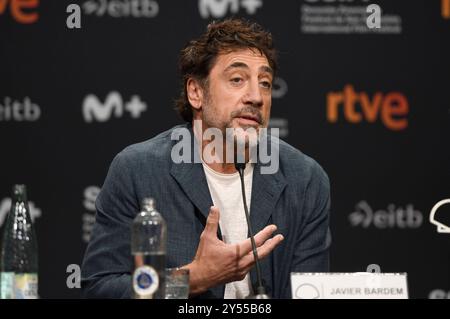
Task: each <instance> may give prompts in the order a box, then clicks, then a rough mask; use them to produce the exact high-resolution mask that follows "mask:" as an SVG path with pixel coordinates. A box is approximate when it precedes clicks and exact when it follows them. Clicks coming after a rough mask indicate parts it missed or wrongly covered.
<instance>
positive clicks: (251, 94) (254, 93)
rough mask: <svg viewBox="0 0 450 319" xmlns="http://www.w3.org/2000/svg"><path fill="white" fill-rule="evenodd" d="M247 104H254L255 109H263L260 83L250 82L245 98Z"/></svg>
mask: <svg viewBox="0 0 450 319" xmlns="http://www.w3.org/2000/svg"><path fill="white" fill-rule="evenodd" d="M244 103H245V104H252V105H253V106H255V107H261V106H262V105H263V98H262V94H261V88H260V86H259V81H250V82H249V85H248V87H247V92H246V94H245V96H244Z"/></svg>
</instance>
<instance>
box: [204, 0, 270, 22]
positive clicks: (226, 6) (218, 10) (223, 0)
mask: <svg viewBox="0 0 450 319" xmlns="http://www.w3.org/2000/svg"><path fill="white" fill-rule="evenodd" d="M262 5H263V2H262V0H199V1H198V8H199V10H200V15H201V16H202V18H204V19H208V18H210V17H213V18H223V17H225V16H226V15H227V14H228V13H230V14H237V13H238V12H239V7H241V8H243V9H245V11H246V13H247V14H249V15H252V14H255V13H256V10H257V9H258V8H259V7H262Z"/></svg>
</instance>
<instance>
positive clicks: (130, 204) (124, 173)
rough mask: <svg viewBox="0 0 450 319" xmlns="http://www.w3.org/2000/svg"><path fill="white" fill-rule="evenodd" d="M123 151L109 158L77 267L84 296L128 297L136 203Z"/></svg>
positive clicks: (137, 207)
mask: <svg viewBox="0 0 450 319" xmlns="http://www.w3.org/2000/svg"><path fill="white" fill-rule="evenodd" d="M131 163H133V161H131V160H129V159H127V156H126V154H125V153H124V152H122V153H119V154H118V155H117V156H116V157H115V158H114V160H113V162H112V164H111V166H110V168H109V171H108V174H107V177H106V180H105V182H104V185H103V187H102V190H101V191H100V194H99V195H98V197H97V200H96V203H95V206H96V210H97V213H96V217H95V218H96V220H95V224H94V228H93V231H92V234H91V240H90V242H89V244H88V247H87V249H86V252H85V256H84V260H83V265H82V270H81V290H82V296H83V297H84V298H131V297H132V289H131V270H132V267H133V265H132V259H131V251H130V239H131V223H132V221H133V218H134V216H135V215H136V213H137V211H138V209H139V204H138V200H137V198H136V195H135V191H134V190H135V186H134V184H133V177H132V174H131V172H130V167H129V166H130V165H131Z"/></svg>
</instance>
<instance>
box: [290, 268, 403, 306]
mask: <svg viewBox="0 0 450 319" xmlns="http://www.w3.org/2000/svg"><path fill="white" fill-rule="evenodd" d="M406 277H407V274H406V273H370V272H357V273H300V272H297V273H294V272H293V273H291V287H292V298H293V299H408V284H407V280H406Z"/></svg>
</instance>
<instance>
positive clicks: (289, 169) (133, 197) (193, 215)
mask: <svg viewBox="0 0 450 319" xmlns="http://www.w3.org/2000/svg"><path fill="white" fill-rule="evenodd" d="M177 128H188V129H189V130H190V132H191V136H193V134H192V126H191V125H190V124H185V125H181V126H177V127H174V128H172V129H171V130H168V131H166V132H164V133H161V134H159V135H158V136H156V137H154V138H152V139H150V140H148V141H145V142H143V143H139V144H135V145H131V146H129V147H127V148H125V149H124V150H123V151H122V152H120V153H119V154H118V155H117V156H116V157H115V158H114V160H113V162H112V164H111V166H110V168H109V171H108V175H107V177H106V180H105V182H104V185H103V187H102V190H101V192H100V194H99V196H98V197H97V200H96V209H97V214H96V221H95V225H94V228H93V232H92V236H91V240H90V242H89V244H88V247H87V250H86V252H85V256H84V260H83V265H82V278H81V284H82V294H83V296H84V297H87V298H131V297H132V295H133V294H132V288H131V273H132V270H133V268H134V264H133V260H132V257H131V251H130V230H131V228H130V227H131V223H132V221H133V219H134V217H135V216H136V214H137V213H138V211H139V210H140V207H139V206H140V203H141V201H142V199H143V198H145V197H153V198H155V200H156V208H157V210H158V211H159V212H160V213H161V214H162V215H163V217H164V219H165V220H166V221H167V235H168V236H167V237H168V238H167V257H166V261H167V267H175V266H181V265H185V264H188V263H190V262H191V261H192V260H193V258H194V256H195V253H196V251H197V246H198V243H199V238H200V234H201V233H202V231H203V229H204V227H205V222H206V218H207V216H208V213H209V208H210V207H211V206H212V205H213V202H212V199H211V196H210V193H209V189H208V185H207V181H206V177H205V173H204V171H203V167H202V164H201V163H179V164H176V163H174V162H173V161H172V160H171V151H172V147H173V145H175V144H176V143H178V141H176V140H172V139H171V134H172V131H173V130H174V129H177ZM270 139H271V141H275V138H274V137H270ZM193 140H194V139H193ZM277 141H278V142H279V143H278V145H279V154H280V157H279V169H278V171H277V172H276V173H274V174H261V172H260V169H261V167H262V164H261V163H260V162H258V163H256V164H255V169H254V173H253V188H252V195H251V205H250V219H251V223H252V227H253V231H254V233H255V234H256V233H257V232H259V231H260V230H262V229H263V228H264V227H265V226H266V225H269V224H275V225H277V227H278V230H277V233H281V234H283V236H284V238H285V239H284V241H282V242H281V244H280V245H279V246H277V247H276V248H275V250H274V251H273V252H272V253H271V254H270V255H269V256H267V257H266V258H265V259H263V260H262V261H261V273H262V277H263V280H264V283H265V287H266V289H267V291H268V293H269V295H271V296H272V298H291V286H290V273H291V272H327V271H328V270H329V246H330V243H331V236H330V231H329V210H330V186H329V180H328V177H327V175H326V173H325V172H324V171H323V169H322V168H321V167H320V166H319V164H317V163H316V162H315V161H314V160H313V159H311V158H310V157H308V156H306V155H304V154H303V153H301V152H300V151H299V150H297V149H295V148H294V147H292V146H290V145H289V144H287V143H285V142H283V141H281V140H277ZM192 145H193V147H196V146H195V142H192ZM242 213H244V212H242ZM218 235H219V237H220V231H219V234H218ZM250 275H251V281H252V283H255V282H256V278H255V269H253V270H252V271H251V274H250ZM224 288H225V286H224V285H220V286H216V287H213V288H211V289H209V290H208V291H206V292H205V293H203V294H201V295H200V296H198V297H199V298H223V296H224Z"/></svg>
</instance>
